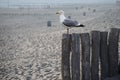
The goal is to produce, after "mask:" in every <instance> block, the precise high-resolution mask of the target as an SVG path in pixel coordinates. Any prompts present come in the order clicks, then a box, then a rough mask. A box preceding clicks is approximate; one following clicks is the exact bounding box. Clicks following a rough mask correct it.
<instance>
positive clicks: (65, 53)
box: [61, 34, 71, 80]
mask: <svg viewBox="0 0 120 80" xmlns="http://www.w3.org/2000/svg"><path fill="white" fill-rule="evenodd" d="M70 48H71V46H70V35H69V34H63V37H62V61H61V64H62V65H61V69H62V80H71V77H70Z"/></svg>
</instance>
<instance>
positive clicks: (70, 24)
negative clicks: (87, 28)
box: [63, 19, 79, 27]
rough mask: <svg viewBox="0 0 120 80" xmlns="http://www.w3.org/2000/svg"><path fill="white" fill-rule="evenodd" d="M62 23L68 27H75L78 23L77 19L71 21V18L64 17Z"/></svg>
mask: <svg viewBox="0 0 120 80" xmlns="http://www.w3.org/2000/svg"><path fill="white" fill-rule="evenodd" d="M63 24H64V25H65V26H68V27H75V26H78V25H79V23H78V22H77V21H73V20H71V19H65V20H64V21H63Z"/></svg>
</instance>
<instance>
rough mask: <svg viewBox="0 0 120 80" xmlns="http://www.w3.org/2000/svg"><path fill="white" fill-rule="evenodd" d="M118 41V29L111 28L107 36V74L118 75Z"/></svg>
mask: <svg viewBox="0 0 120 80" xmlns="http://www.w3.org/2000/svg"><path fill="white" fill-rule="evenodd" d="M118 39H119V29H116V28H112V29H111V32H110V34H109V74H110V77H113V76H115V75H118Z"/></svg>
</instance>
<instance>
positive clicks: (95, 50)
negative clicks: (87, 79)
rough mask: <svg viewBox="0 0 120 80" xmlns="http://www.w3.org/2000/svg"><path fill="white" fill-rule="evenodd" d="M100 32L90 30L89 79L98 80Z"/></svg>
mask: <svg viewBox="0 0 120 80" xmlns="http://www.w3.org/2000/svg"><path fill="white" fill-rule="evenodd" d="M99 55H100V32H99V31H92V60H91V80H99Z"/></svg>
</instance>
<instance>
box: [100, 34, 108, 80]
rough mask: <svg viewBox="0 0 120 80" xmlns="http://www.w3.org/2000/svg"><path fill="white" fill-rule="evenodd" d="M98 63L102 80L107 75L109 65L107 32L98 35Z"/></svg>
mask: <svg viewBox="0 0 120 80" xmlns="http://www.w3.org/2000/svg"><path fill="white" fill-rule="evenodd" d="M100 38H101V40H100V61H101V69H100V70H101V80H104V79H105V78H107V77H108V75H109V71H108V70H109V64H108V44H107V41H108V40H107V38H108V32H101V33H100Z"/></svg>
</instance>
